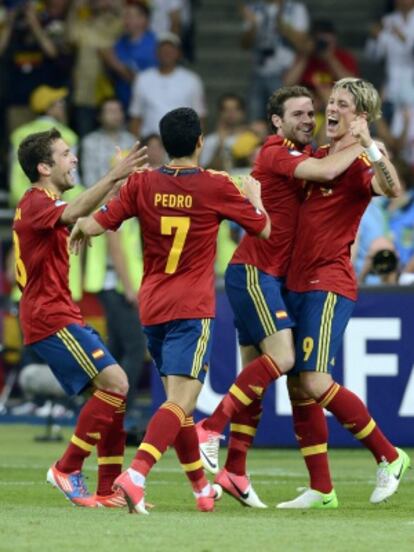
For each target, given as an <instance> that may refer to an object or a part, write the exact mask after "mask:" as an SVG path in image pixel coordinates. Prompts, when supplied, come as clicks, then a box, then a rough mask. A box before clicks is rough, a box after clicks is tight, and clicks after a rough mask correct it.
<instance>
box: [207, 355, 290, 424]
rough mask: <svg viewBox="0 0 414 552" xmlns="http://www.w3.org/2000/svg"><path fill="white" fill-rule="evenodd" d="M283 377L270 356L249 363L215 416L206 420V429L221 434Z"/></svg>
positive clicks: (217, 409)
mask: <svg viewBox="0 0 414 552" xmlns="http://www.w3.org/2000/svg"><path fill="white" fill-rule="evenodd" d="M281 375H282V372H281V371H280V370H279V368H278V367H277V365H276V363H275V362H274V361H273V360H272V359H271V358H270V357H269V356H268V355H261V356H260V357H258V358H256V359H255V360H253V361H252V362H249V364H248V365H247V366H246V367H245V368H244V369H243V370H242V372H241V373H240V374H239V375H238V377H237V379H236V381H235V382H234V384H233V385H232V386H231V387H230V389H229V392H228V393H227V395H226V396H225V397H224V399H223V400H222V401H221V403H220V404H219V405H218V407H217V408H216V410H215V411H214V412H213V414H212V415H211V416H210V417H209V418H207V419H206V420H205V422H204V424H203V427H204V429H208V430H210V431H215V432H217V433H221V432H222V431H223V430H224V428H225V427H226V425H227V424H228V422H229V421H230V418H231V417H232V416H234V414H236V413H237V412H240V411H241V410H243V409H244V408H246V406H249V405H250V404H251V403H252V402H253V401H254V399H257V398H261V397H262V395H263V392H264V391H265V389H266V388H267V387H268V386H269V385H270V383H272V381H275V380H276V379H278V378H279V377H280V376H281Z"/></svg>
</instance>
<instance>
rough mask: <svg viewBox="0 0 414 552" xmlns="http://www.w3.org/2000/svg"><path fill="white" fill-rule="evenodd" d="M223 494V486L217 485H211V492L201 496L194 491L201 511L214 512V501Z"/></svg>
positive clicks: (198, 508)
mask: <svg viewBox="0 0 414 552" xmlns="http://www.w3.org/2000/svg"><path fill="white" fill-rule="evenodd" d="M222 495H223V491H222V490H221V487H219V488H218V489H216V486H215V485H209V493H208V494H207V495H206V496H201V495H200V493H194V496H195V499H196V505H197V510H200V512H212V511H213V510H214V503H215V502H217V500H220V498H221V497H222Z"/></svg>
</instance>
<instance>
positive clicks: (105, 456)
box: [96, 403, 126, 496]
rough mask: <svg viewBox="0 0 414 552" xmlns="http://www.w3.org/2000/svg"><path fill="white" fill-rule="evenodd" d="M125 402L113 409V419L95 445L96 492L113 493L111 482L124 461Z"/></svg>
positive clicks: (105, 494) (102, 494) (119, 471)
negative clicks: (96, 463) (96, 467)
mask: <svg viewBox="0 0 414 552" xmlns="http://www.w3.org/2000/svg"><path fill="white" fill-rule="evenodd" d="M124 417H125V403H124V404H123V405H122V406H121V408H120V409H119V410H116V411H115V415H114V419H113V421H112V424H111V426H110V427H108V430H107V431H106V433H105V434H104V435H102V439H100V440H99V441H98V443H97V445H96V449H97V453H98V487H97V490H96V494H98V495H100V496H108V495H110V494H112V493H113V491H112V484H113V482H114V480H115V479H116V478H117V477H118V475H119V474H120V473H121V471H122V463H123V461H124V451H125V438H126V433H125V431H124Z"/></svg>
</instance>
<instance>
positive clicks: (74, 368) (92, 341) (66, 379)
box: [29, 324, 117, 395]
mask: <svg viewBox="0 0 414 552" xmlns="http://www.w3.org/2000/svg"><path fill="white" fill-rule="evenodd" d="M29 347H30V348H31V349H32V350H33V351H34V352H35V353H36V354H37V355H39V357H40V358H42V359H43V360H44V361H45V362H46V364H48V365H49V366H50V368H51V370H52V372H53V373H54V375H55V376H56V379H57V380H58V381H59V383H60V385H61V386H62V387H63V389H64V390H65V391H66V393H67V394H68V395H77V394H79V393H81V392H82V391H83V390H84V389H85V388H86V387H88V386H89V385H90V383H91V381H92V380H93V379H94V378H95V376H97V375H98V374H99V372H102V370H103V369H104V368H106V367H107V366H110V365H111V364H117V362H116V360H115V359H114V358H113V356H112V355H111V353H110V352H109V351H108V349H107V348H106V347H105V345H104V344H103V342H102V339H101V337H100V335H99V334H98V333H97V332H96V331H95V330H93V329H92V328H90V327H89V326H80V325H79V324H69V325H68V326H66V327H65V328H62V329H61V330H59V331H58V332H56V333H55V334H53V335H50V336H49V337H46V338H45V339H42V340H41V341H37V342H36V343H32V344H31V345H29Z"/></svg>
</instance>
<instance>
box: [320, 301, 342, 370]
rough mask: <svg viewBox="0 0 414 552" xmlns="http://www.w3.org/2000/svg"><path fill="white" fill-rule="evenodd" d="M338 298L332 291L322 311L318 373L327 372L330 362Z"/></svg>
mask: <svg viewBox="0 0 414 552" xmlns="http://www.w3.org/2000/svg"><path fill="white" fill-rule="evenodd" d="M337 300H338V297H337V295H336V294H335V293H332V292H331V291H329V292H328V295H327V297H326V299H325V303H324V306H323V311H322V318H321V326H320V331H319V343H318V357H317V361H316V372H327V371H328V362H329V348H330V344H331V333H332V321H333V317H334V311H335V305H336V302H337Z"/></svg>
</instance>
